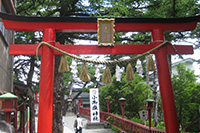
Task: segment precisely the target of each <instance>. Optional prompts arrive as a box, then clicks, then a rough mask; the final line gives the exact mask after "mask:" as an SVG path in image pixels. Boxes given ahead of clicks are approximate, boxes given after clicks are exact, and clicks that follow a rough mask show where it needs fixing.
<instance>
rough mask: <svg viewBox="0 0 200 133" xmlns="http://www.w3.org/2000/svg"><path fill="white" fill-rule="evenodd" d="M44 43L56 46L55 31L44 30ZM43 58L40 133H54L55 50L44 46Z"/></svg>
mask: <svg viewBox="0 0 200 133" xmlns="http://www.w3.org/2000/svg"><path fill="white" fill-rule="evenodd" d="M43 41H45V42H49V43H50V44H51V45H54V42H55V30H54V29H50V28H49V29H44V30H43ZM41 58H42V59H41V76H40V79H41V80H40V99H39V116H38V117H39V119H38V133H52V119H53V115H52V114H53V84H54V62H55V61H54V52H53V50H52V49H51V48H50V47H48V46H46V45H43V46H42V57H41ZM44 127H46V128H44Z"/></svg>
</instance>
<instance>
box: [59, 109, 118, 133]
mask: <svg viewBox="0 0 200 133" xmlns="http://www.w3.org/2000/svg"><path fill="white" fill-rule="evenodd" d="M75 119H76V116H75V115H74V114H72V113H67V114H66V116H65V117H63V120H64V122H65V123H64V124H65V127H64V133H74V127H73V125H74V120H75ZM82 119H83V133H116V132H115V131H112V129H104V128H103V129H86V124H87V123H88V120H87V119H85V118H82Z"/></svg>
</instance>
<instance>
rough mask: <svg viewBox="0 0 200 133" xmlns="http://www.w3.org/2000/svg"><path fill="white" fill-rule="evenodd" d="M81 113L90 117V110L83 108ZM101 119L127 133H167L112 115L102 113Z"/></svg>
mask: <svg viewBox="0 0 200 133" xmlns="http://www.w3.org/2000/svg"><path fill="white" fill-rule="evenodd" d="M79 113H80V114H81V115H83V116H87V117H90V108H83V107H81V108H80V110H79ZM100 119H101V121H103V122H107V123H110V124H111V125H113V126H115V127H117V128H118V129H120V130H122V131H124V132H125V133H165V130H162V129H155V128H151V129H150V128H149V127H147V126H145V125H142V124H139V123H136V122H133V121H130V120H127V119H125V118H122V117H119V116H117V115H114V114H112V113H108V112H103V111H100Z"/></svg>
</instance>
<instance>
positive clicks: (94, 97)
mask: <svg viewBox="0 0 200 133" xmlns="http://www.w3.org/2000/svg"><path fill="white" fill-rule="evenodd" d="M90 119H91V123H97V122H100V111H99V90H98V89H97V88H95V89H90Z"/></svg>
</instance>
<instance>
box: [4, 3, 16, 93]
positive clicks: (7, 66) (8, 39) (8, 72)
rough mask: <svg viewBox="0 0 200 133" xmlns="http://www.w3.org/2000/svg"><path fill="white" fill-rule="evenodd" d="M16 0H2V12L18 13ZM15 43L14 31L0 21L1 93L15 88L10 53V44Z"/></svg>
mask: <svg viewBox="0 0 200 133" xmlns="http://www.w3.org/2000/svg"><path fill="white" fill-rule="evenodd" d="M15 5H16V1H15V0H1V1H0V9H1V12H4V13H11V14H16V10H15ZM12 43H14V31H11V30H7V29H5V27H4V25H3V22H2V20H1V21H0V75H1V76H0V94H2V93H4V92H5V91H6V92H10V91H12V90H13V85H12V84H13V80H12V64H13V56H11V55H9V45H10V44H12Z"/></svg>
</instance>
